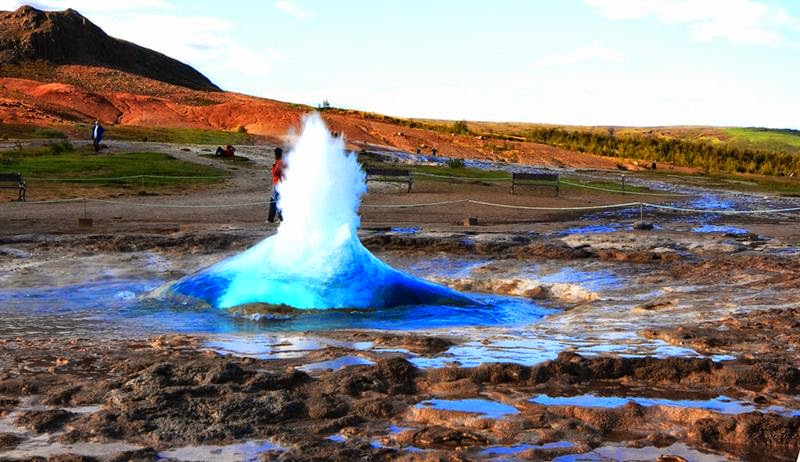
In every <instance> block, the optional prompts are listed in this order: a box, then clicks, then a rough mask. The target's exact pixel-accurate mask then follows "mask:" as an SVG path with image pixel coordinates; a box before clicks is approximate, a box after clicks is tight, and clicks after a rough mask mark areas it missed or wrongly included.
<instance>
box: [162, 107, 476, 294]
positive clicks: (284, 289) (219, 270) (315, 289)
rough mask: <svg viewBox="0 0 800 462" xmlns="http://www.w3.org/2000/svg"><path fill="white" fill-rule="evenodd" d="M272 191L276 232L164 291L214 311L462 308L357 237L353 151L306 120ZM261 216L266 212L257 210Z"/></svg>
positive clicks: (358, 173)
mask: <svg viewBox="0 0 800 462" xmlns="http://www.w3.org/2000/svg"><path fill="white" fill-rule="evenodd" d="M284 161H285V163H286V169H285V173H286V176H285V179H284V181H283V182H282V183H281V184H280V185H279V186H278V190H279V192H280V196H281V197H280V201H279V206H280V207H281V208H282V210H283V218H284V221H283V222H282V223H281V224H280V227H279V228H278V232H277V234H275V235H274V236H271V237H269V238H267V239H264V240H263V241H261V242H260V243H258V244H257V245H255V246H254V247H252V248H250V249H248V250H246V251H244V252H242V253H241V254H239V255H236V256H234V257H231V258H229V259H227V260H224V261H221V262H219V263H217V264H215V265H213V266H211V267H209V268H206V269H204V270H202V271H200V272H198V273H196V274H193V275H191V276H188V277H186V278H183V279H181V280H179V281H177V282H176V283H174V284H173V285H172V286H171V287H170V288H169V290H170V291H172V292H174V293H178V294H182V295H185V296H189V297H193V298H197V299H201V300H204V301H205V302H207V303H208V304H210V305H211V306H213V307H217V308H230V307H234V306H238V305H244V304H248V303H266V304H271V305H288V306H291V307H294V308H300V309H311V308H316V309H324V308H388V307H394V306H402V305H420V304H426V305H465V304H472V303H473V302H472V301H471V300H470V299H469V298H467V297H465V296H463V295H461V294H459V293H458V292H456V291H454V290H451V289H448V288H446V287H442V286H438V285H436V284H432V283H430V282H426V281H423V280H421V279H418V278H416V277H413V276H410V275H407V274H404V273H402V272H400V271H398V270H396V269H394V268H391V267H390V266H388V265H387V264H385V263H384V262H382V261H381V260H379V259H378V258H376V257H375V256H374V255H372V254H371V253H370V252H369V251H368V250H367V249H366V248H365V247H364V246H363V245H362V244H361V241H359V240H358V236H357V235H356V230H357V229H358V226H359V223H360V218H359V216H358V213H357V210H358V204H359V201H360V198H361V195H362V194H363V193H364V192H365V191H366V183H365V178H364V173H363V171H362V170H361V167H360V165H359V164H358V162H357V161H356V156H355V154H352V153H351V154H348V153H346V152H345V150H344V141H343V140H342V138H333V137H331V136H330V134H329V131H328V129H327V127H326V126H325V123H324V122H323V121H322V119H321V118H320V117H319V115H316V114H313V115H310V116H307V117H306V118H305V120H304V121H303V131H302V134H301V136H300V138H299V139H298V141H297V143H296V145H295V146H294V149H292V150H291V151H290V152H289V153H288V155H287V156H285V157H284ZM262 213H265V212H262Z"/></svg>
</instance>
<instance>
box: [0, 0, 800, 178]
mask: <svg viewBox="0 0 800 462" xmlns="http://www.w3.org/2000/svg"><path fill="white" fill-rule="evenodd" d="M0 27H1V28H0V138H2V137H6V138H14V137H20V136H23V137H24V136H38V135H37V134H40V133H41V131H40V129H37V128H36V127H51V128H54V129H55V130H58V131H63V132H66V133H69V134H71V135H72V136H78V137H83V136H85V134H86V130H87V124H88V123H90V122H91V121H92V120H94V119H99V120H101V121H102V122H103V123H104V124H106V125H107V127H109V128H110V127H113V126H115V125H116V126H117V127H116V128H112V129H111V130H109V132H108V136H109V137H110V138H114V137H115V136H117V137H121V138H124V139H145V138H148V139H150V140H162V141H168V140H174V139H176V138H178V139H181V140H187V139H190V138H191V130H195V131H201V130H215V131H217V132H215V134H214V135H213V136H212V137H208V136H203V137H198V139H200V138H202V139H206V140H207V139H210V138H211V139H214V140H218V141H219V142H220V143H219V144H225V143H226V142H230V143H234V144H236V143H241V142H242V140H243V139H244V138H246V137H247V136H249V137H250V138H251V140H254V139H255V140H257V139H261V140H264V139H266V140H269V141H271V142H282V141H283V137H284V136H285V134H286V133H287V132H289V131H290V130H291V129H293V128H297V127H298V126H299V121H300V119H301V117H302V116H303V114H305V113H307V112H309V111H311V110H313V109H314V108H312V107H309V106H305V105H299V104H292V103H285V102H280V101H275V100H270V99H265V98H256V97H252V96H248V95H243V94H239V93H231V92H224V91H221V90H219V88H218V87H216V86H215V85H214V84H213V83H211V82H210V81H209V80H208V79H207V78H206V77H204V76H203V75H202V74H200V73H199V72H197V71H196V70H194V69H192V68H191V67H189V66H187V65H185V64H183V63H180V62H179V61H176V60H174V59H172V58H169V57H167V56H164V55H162V54H160V53H157V52H155V51H152V50H147V49H145V48H142V47H139V46H137V45H134V44H132V43H129V42H125V41H122V40H118V39H114V38H112V37H109V36H108V35H107V34H105V32H103V31H102V30H101V29H100V28H98V27H97V26H95V25H94V24H92V23H91V22H90V21H88V20H87V19H86V18H84V17H83V16H81V15H80V14H79V13H78V12H76V11H74V10H66V11H63V12H42V11H39V10H36V9H34V8H31V7H22V8H20V9H18V10H17V11H15V12H11V13H2V12H0ZM323 117H324V118H325V120H326V121H327V123H328V124H329V126H330V127H331V129H332V130H333V131H336V132H338V133H342V134H344V135H345V137H346V139H347V141H348V142H349V145H350V148H353V149H360V148H362V147H365V146H367V145H369V146H372V147H374V146H376V145H378V146H383V147H384V148H385V149H398V150H403V151H408V152H414V151H416V150H418V149H419V151H420V152H421V153H423V154H430V153H431V152H432V151H433V149H434V148H436V151H437V153H438V154H440V155H443V156H449V157H461V158H466V159H481V160H491V161H497V162H510V163H523V164H535V165H540V166H544V167H572V168H599V169H617V168H622V169H625V170H641V169H645V168H646V167H647V166H650V165H651V163H652V161H657V162H658V165H659V170H663V169H678V170H682V171H687V172H688V171H699V170H703V171H706V172H724V173H747V174H750V173H754V174H767V175H793V176H800V133H798V132H797V131H795V130H770V129H760V128H722V127H652V128H646V127H645V128H642V127H575V126H572V127H570V126H555V125H544V124H527V123H497V122H466V121H457V122H454V121H442V120H424V119H408V118H397V117H391V116H386V115H382V114H374V113H368V112H363V111H356V110H346V109H338V108H325V110H324V111H323ZM176 129H180V130H183V131H182V132H181V136H179V137H174V136H169V134H168V133H167V134H166V136H165V132H164V130H176ZM186 130H189V131H188V132H187V131H186ZM226 132H227V133H231V136H230V139H229V140H227V141H225V140H226V138H227V137H226V136H225V133H226ZM187 135H188V136H187ZM243 135H244V137H243ZM252 135H255V136H257V138H254V137H253V136H252ZM678 167H680V168H678Z"/></svg>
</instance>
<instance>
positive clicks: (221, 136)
mask: <svg viewBox="0 0 800 462" xmlns="http://www.w3.org/2000/svg"><path fill="white" fill-rule="evenodd" d="M105 129H106V132H105V136H104V139H106V140H122V141H155V142H160V143H175V144H209V145H218V146H225V145H226V144H232V145H242V144H253V141H254V137H253V136H252V135H249V134H248V133H247V132H244V131H241V132H240V131H235V132H234V131H225V130H202V129H199V128H158V127H138V126H133V125H110V126H105ZM90 133H91V127H90V126H89V125H86V124H76V125H65V126H58V127H53V128H42V127H38V126H36V125H23V124H3V123H0V139H21V140H23V139H24V140H27V139H40V138H46V139H59V138H61V139H65V138H67V137H68V136H69V137H71V138H73V139H86V140H88V139H89V134H90Z"/></svg>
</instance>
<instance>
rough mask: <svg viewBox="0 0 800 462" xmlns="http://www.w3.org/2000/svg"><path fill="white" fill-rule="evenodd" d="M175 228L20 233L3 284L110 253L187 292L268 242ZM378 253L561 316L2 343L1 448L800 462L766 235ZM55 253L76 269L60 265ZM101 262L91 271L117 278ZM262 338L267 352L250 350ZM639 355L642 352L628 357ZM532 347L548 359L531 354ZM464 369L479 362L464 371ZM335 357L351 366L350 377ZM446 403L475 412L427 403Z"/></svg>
mask: <svg viewBox="0 0 800 462" xmlns="http://www.w3.org/2000/svg"><path fill="white" fill-rule="evenodd" d="M162 231H163V232H161V233H160V234H159V233H153V234H143V233H140V234H131V235H110V234H109V235H103V234H96V235H86V236H60V237H55V238H42V237H37V236H30V237H29V238H24V239H23V238H22V237H17V238H14V239H10V238H7V240H9V239H10V241H9V242H5V244H3V243H0V245H13V246H14V249H19V252H17V251H16V250H15V251H14V252H11V253H12V254H13V255H11V256H7V257H6V259H5V260H2V261H0V264H2V265H5V266H3V268H9V269H10V270H9V272H8V273H7V274H4V275H3V276H0V278H3V279H2V280H3V282H8V283H9V284H21V285H22V286H24V287H27V286H25V284H28V282H27V281H30V280H38V281H44V282H43V283H45V284H46V283H49V281H50V279H49V274H47V271H48V268H52V267H53V266H48V265H55V267H57V268H61V271H67V269H68V270H70V271H74V270H75V265H76V264H78V263H80V262H82V261H83V260H81V258H87V259H90V258H99V259H102V258H110V257H108V255H112V256H115V257H116V258H120V259H125V261H129V262H130V265H131V266H137V267H138V266H146V267H148V268H150V266H148V265H151V264H153V263H154V262H155V263H156V264H157V265H162V264H163V268H161V269H158V271H162V272H164V273H166V274H168V275H170V276H169V277H172V276H173V275H177V276H180V275H182V274H185V272H186V270H187V268H194V267H196V266H198V262H202V263H208V262H211V261H213V260H214V259H216V258H218V257H219V255H221V254H225V253H227V252H230V251H235V250H238V249H242V248H245V247H247V246H249V245H251V244H252V243H253V242H255V241H257V240H258V238H259V237H260V235H259V233H255V232H248V231H237V230H232V231H230V232H213V231H209V232H203V233H184V232H182V231H181V230H179V229H177V228H176V229H172V230H169V229H166V228H165V229H164V230H162ZM11 241H13V242H11ZM364 241H365V244H366V245H367V246H368V247H369V248H370V249H372V250H376V251H381V252H384V253H383V254H382V256H383V257H386V258H387V259H389V260H391V259H393V258H394V259H398V260H400V261H402V260H403V259H404V258H407V259H409V260H408V261H410V262H411V263H408V264H407V266H406V267H408V268H412V269H415V270H416V271H418V273H417V274H420V275H421V276H423V277H428V278H429V279H436V280H439V281H441V282H444V283H447V284H449V285H451V286H453V287H457V288H459V289H461V290H469V291H475V292H481V293H484V294H492V295H508V294H510V295H515V296H518V297H521V298H524V299H525V300H528V301H531V300H532V302H531V303H536V304H539V303H541V304H543V306H546V307H552V308H553V309H552V311H553V314H552V315H549V316H548V318H545V321H543V322H538V323H534V324H525V325H514V326H513V327H509V328H506V327H505V326H499V327H498V326H478V327H474V328H471V329H466V328H447V327H445V328H441V329H430V330H415V331H412V332H404V331H390V330H379V329H351V328H350V327H349V326H348V329H347V330H327V331H324V332H316V333H302V332H294V331H293V332H292V333H289V334H286V335H282V334H277V333H274V332H273V333H271V334H269V335H266V334H265V335H264V337H265V338H261V339H260V340H259V339H257V338H254V337H253V336H242V337H241V338H239V339H238V340H236V341H234V342H233V343H234V346H232V347H230V348H227V349H226V348H225V347H224V346H219V345H217V346H210V345H211V344H212V343H214V341H215V340H218V339H216V338H215V337H214V336H213V335H212V336H209V335H206V334H198V335H161V336H146V337H138V338H136V337H133V336H132V337H131V338H123V339H116V338H113V339H110V340H107V339H106V340H101V339H100V338H94V337H92V336H91V335H88V336H85V337H82V338H72V337H64V336H57V335H53V336H48V335H44V334H42V335H25V336H22V335H21V336H18V337H15V336H10V335H6V336H2V337H0V419H2V420H0V451H5V452H6V453H7V454H12V455H13V457H11V458H12V459H19V460H27V459H31V457H33V456H34V455H36V453H35V450H31V451H33V452H30V451H29V452H24V451H27V450H26V449H25V448H26V447H29V446H34V444H33V443H36V444H41V440H39V439H37V438H44V437H47V438H51V439H50V440H49V441H50V442H51V443H50V444H51V445H57V444H60V445H62V446H63V448H64V449H63V451H62V452H63V454H47V455H44V456H42V457H45V458H47V457H50V458H53V457H60V458H63V460H91V459H90V458H91V457H95V458H96V459H98V460H120V461H125V460H156V459H157V458H159V457H160V456H159V452H161V451H167V450H171V449H176V448H181V447H187V446H188V447H194V448H200V447H201V446H203V445H216V446H214V447H217V448H218V447H225V446H226V445H231V444H235V443H242V442H248V441H256V440H266V441H269V442H272V443H274V444H275V445H277V446H278V447H277V448H272V449H264V450H263V451H261V453H260V454H259V455H258V456H257V457H260V458H261V460H287V461H289V460H480V459H485V458H487V457H488V456H487V454H489V453H484V452H483V451H485V450H487V449H488V448H495V449H493V450H494V451H501V452H502V451H506V452H504V453H503V454H512V455H511V456H509V457H511V458H519V459H522V460H528V459H529V460H549V459H552V458H554V457H556V456H558V455H567V454H573V455H576V457H579V456H578V455H579V454H590V455H591V456H586V457H594V456H595V455H596V454H600V455H603V454H605V456H607V454H608V453H607V452H606V453H604V452H603V450H604V449H608V450H609V451H612V450H616V448H618V447H619V448H625V449H626V450H635V449H642V450H645V449H647V448H653V447H655V448H664V449H663V452H662V453H660V454H661V460H683V459H686V460H692V456H693V455H694V456H696V455H697V454H708V455H711V456H715V457H720V458H722V457H728V458H731V459H733V460H736V459H742V460H757V459H762V460H775V461H779V460H789V461H794V460H795V458H796V455H797V454H796V452H797V447H798V446H799V445H800V441H798V439H797V438H798V436H797V435H798V434H800V399H798V396H800V370H798V365H800V357H799V356H798V351H800V338H798V332H800V324H798V323H799V322H800V318H799V317H798V316H800V311H798V310H800V307H798V305H797V300H798V299H800V298H798V295H800V284H798V282H799V281H800V279H799V278H798V274H800V266H798V261H797V258H796V257H795V256H787V255H784V254H781V253H769V252H766V251H764V247H765V244H764V242H763V240H759V239H756V238H754V237H753V236H738V237H731V236H724V235H718V236H705V235H704V236H687V235H685V234H682V235H680V234H679V235H672V234H670V235H668V234H665V233H661V234H659V233H658V232H657V231H653V232H651V233H650V234H637V233H631V232H616V233H611V234H606V235H603V236H597V235H585V234H570V235H560V234H559V235H556V236H549V235H543V234H536V233H528V234H525V235H515V234H513V233H505V232H501V233H479V232H460V231H459V232H453V231H448V232H420V233H415V234H411V235H406V234H399V233H398V234H392V233H385V232H384V233H381V232H375V233H372V234H370V235H368V236H366V237H365V239H364ZM770 245H774V244H770ZM20 252H22V253H20ZM62 253H63V254H65V255H66V256H60V257H59V258H61V259H62V260H69V261H65V262H59V260H58V259H57V258H56V257H53V255H55V254H62ZM95 254H99V255H97V256H96V255H95ZM4 255H9V253H8V252H6V253H5V254H4ZM23 257H24V258H23ZM167 257H169V259H167ZM431 258H441V262H443V264H445V265H446V264H451V263H452V267H450V268H449V269H448V271H450V270H452V271H451V272H452V273H453V274H458V275H457V276H454V275H451V274H447V273H444V274H442V273H436V272H435V271H429V272H426V271H427V268H428V267H426V266H425V265H424V264H423V265H421V266H420V265H419V264H418V263H420V262H422V263H425V261H426V260H428V259H431ZM12 260H13V262H12ZM73 260H74V261H73ZM167 260H169V264H166V263H165V261H167ZM76 262H78V263H76ZM453 262H454V263H453ZM105 263H106V261H105V260H100V263H98V264H97V265H95V266H96V267H97V268H96V267H92V266H89V265H87V267H89V268H93V269H96V270H97V271H98V274H101V275H102V277H106V276H105V272H104V271H105V270H106V269H107V268H106V267H107V266H108V265H106V264H105ZM437 264H438V263H437ZM59 265H60V266H59ZM181 265H183V266H181ZM65 268H66V269H65ZM98 268H99V269H98ZM419 268H421V269H419ZM101 270H102V271H101ZM119 271H120V272H121V273H122V274H123V275H127V274H128V273H126V272H125V271H123V270H119ZM140 271H141V270H140ZM148 271H150V270H148ZM154 272H155V270H154ZM149 274H150V273H149ZM98 277H100V276H98ZM36 278H38V279H36ZM437 278H438V279H437ZM20 281H24V282H20ZM282 314H287V316H288V317H290V318H293V317H296V316H298V314H297V313H294V312H286V313H282ZM237 322H239V323H240V324H238V325H236V324H233V325H234V326H235V327H236V328H242V326H245V327H246V328H247V329H249V330H250V331H249V332H250V333H252V331H256V333H263V331H266V330H269V329H272V328H273V327H276V328H278V329H279V330H280V328H281V326H279V325H277V324H271V323H279V322H280V321H274V320H269V321H268V322H261V323H254V322H252V321H250V320H248V319H241V320H240V321H237ZM254 326H255V327H254ZM262 330H263V331H262ZM576 333H577V334H580V336H579V335H577V334H576ZM573 334H574V336H571V335H573ZM258 341H261V342H263V345H265V346H263V348H261V347H260V348H251V347H253V345H255V344H256V343H257V342H258ZM237 342H238V343H237ZM626 342H631V343H636V342H639V343H640V344H642V345H644V346H642V347H641V348H642V349H641V350H637V349H636V348H638V347H636V348H635V347H631V349H630V350H623V349H618V348H617V347H621V346H627V345H626ZM648 342H649V343H648ZM217 343H219V342H217ZM236 347H239V350H237V348H236ZM539 349H541V350H546V353H547V354H542V355H538V354H532V355H531V357H530V358H532V359H530V358H528V357H526V356H525V355H527V354H531V353H530V352H532V351H533V352H537V351H538V350H539ZM665 351H666V354H665V353H664V352H665ZM470 354H474V355H475V356H476V357H477V358H478V359H477V360H474V361H472V362H470V361H468V360H467V359H465V358H467V357H468V356H469V355H470ZM341 358H349V359H355V360H354V361H352V362H350V363H348V362H346V361H343V362H342V363H341V364H340V363H337V362H336V361H337V360H338V359H341ZM497 361H499V362H497ZM318 363H319V364H323V366H322V367H319V368H313V369H307V368H304V369H303V370H305V371H307V372H303V370H300V369H298V368H301V367H304V366H307V365H309V364H318ZM480 363H483V364H480ZM352 364H356V365H352ZM470 364H476V365H475V366H474V367H466V366H467V365H470ZM540 395H546V396H550V397H554V398H565V397H571V398H576V399H577V398H580V397H582V396H589V395H591V396H594V397H597V398H600V399H603V398H606V399H610V400H612V401H613V405H607V406H600V405H597V404H596V403H595V402H594V401H589V400H587V401H585V402H580V400H579V401H578V402H579V404H574V403H572V404H540V403H539V402H535V401H533V400H532V399H533V397H536V396H540ZM628 397H631V399H630V400H628V399H623V398H628ZM633 398H641V399H640V400H633ZM615 399H616V400H617V401H614V400H615ZM620 399H623V400H622V401H621V402H620V401H619V400H620ZM436 400H438V401H440V402H441V401H448V402H451V403H456V404H460V407H459V406H455V407H454V408H447V407H446V406H445V407H437V406H426V405H424V404H423V403H426V402H431V401H436ZM646 400H650V401H646ZM709 402H713V404H715V405H721V406H722V409H720V408H718V407H713V406H708V405H707V404H708V403H709ZM720 403H722V404H720ZM727 405H730V406H729V408H725V406H727ZM481 406H487V407H491V406H503V409H504V411H503V412H502V413H500V414H498V415H495V414H492V413H491V412H489V411H487V409H482V408H481ZM731 409H733V410H731ZM118 442H127V443H131V444H134V445H135V446H134V447H137V448H140V449H135V450H125V451H118V450H113V451H108V453H107V454H104V455H103V456H102V457H98V456H97V454H96V453H92V452H90V451H84V452H81V448H83V447H85V445H88V444H111V443H118ZM498 448H499V449H498ZM128 449H130V448H128ZM692 451H695V452H692ZM92 454H95V455H92ZM498 454H500V452H498ZM626 454H628V453H626ZM630 454H631V457H632V458H635V457H639V458H644V459H648V458H649V460H652V459H654V458H656V457H658V455H649V456H647V457H645V456H636V454H639V453H633V452H632V453H630ZM642 454H645V453H642ZM646 454H650V453H646ZM3 457H4V455H3V454H2V453H0V458H3ZM598 457H600V456H598ZM197 458H198V459H203V456H197Z"/></svg>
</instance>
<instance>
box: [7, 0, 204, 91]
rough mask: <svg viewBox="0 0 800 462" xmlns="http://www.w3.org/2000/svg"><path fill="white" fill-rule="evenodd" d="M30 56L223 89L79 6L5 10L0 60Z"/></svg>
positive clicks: (24, 59) (29, 58)
mask: <svg viewBox="0 0 800 462" xmlns="http://www.w3.org/2000/svg"><path fill="white" fill-rule="evenodd" d="M31 61H44V62H47V63H50V64H56V65H60V64H78V65H85V66H100V67H106V68H111V69H118V70H120V71H124V72H129V73H132V74H136V75H141V76H143V77H148V78H151V79H155V80H160V81H162V82H167V83H172V84H175V85H180V86H183V87H187V88H192V89H195V90H209V91H219V88H218V87H217V86H216V85H214V84H213V83H212V82H211V81H210V80H209V79H208V78H206V77H205V76H204V75H203V74H201V73H199V72H198V71H196V70H195V69H193V68H192V67H191V66H188V65H186V64H184V63H182V62H180V61H178V60H176V59H172V58H170V57H168V56H165V55H163V54H161V53H158V52H156V51H153V50H149V49H147V48H144V47H141V46H139V45H136V44H133V43H130V42H126V41H124V40H120V39H116V38H114V37H110V36H109V35H108V34H106V33H105V32H103V30H102V29H100V28H99V27H97V26H96V25H94V24H93V23H92V22H91V21H89V20H88V19H86V18H85V17H83V16H81V14H80V13H78V12H77V11H75V10H72V9H69V10H66V11H40V10H38V9H36V8H33V7H31V6H22V7H20V8H19V9H17V10H16V11H13V12H0V63H3V64H18V63H22V62H31Z"/></svg>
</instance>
